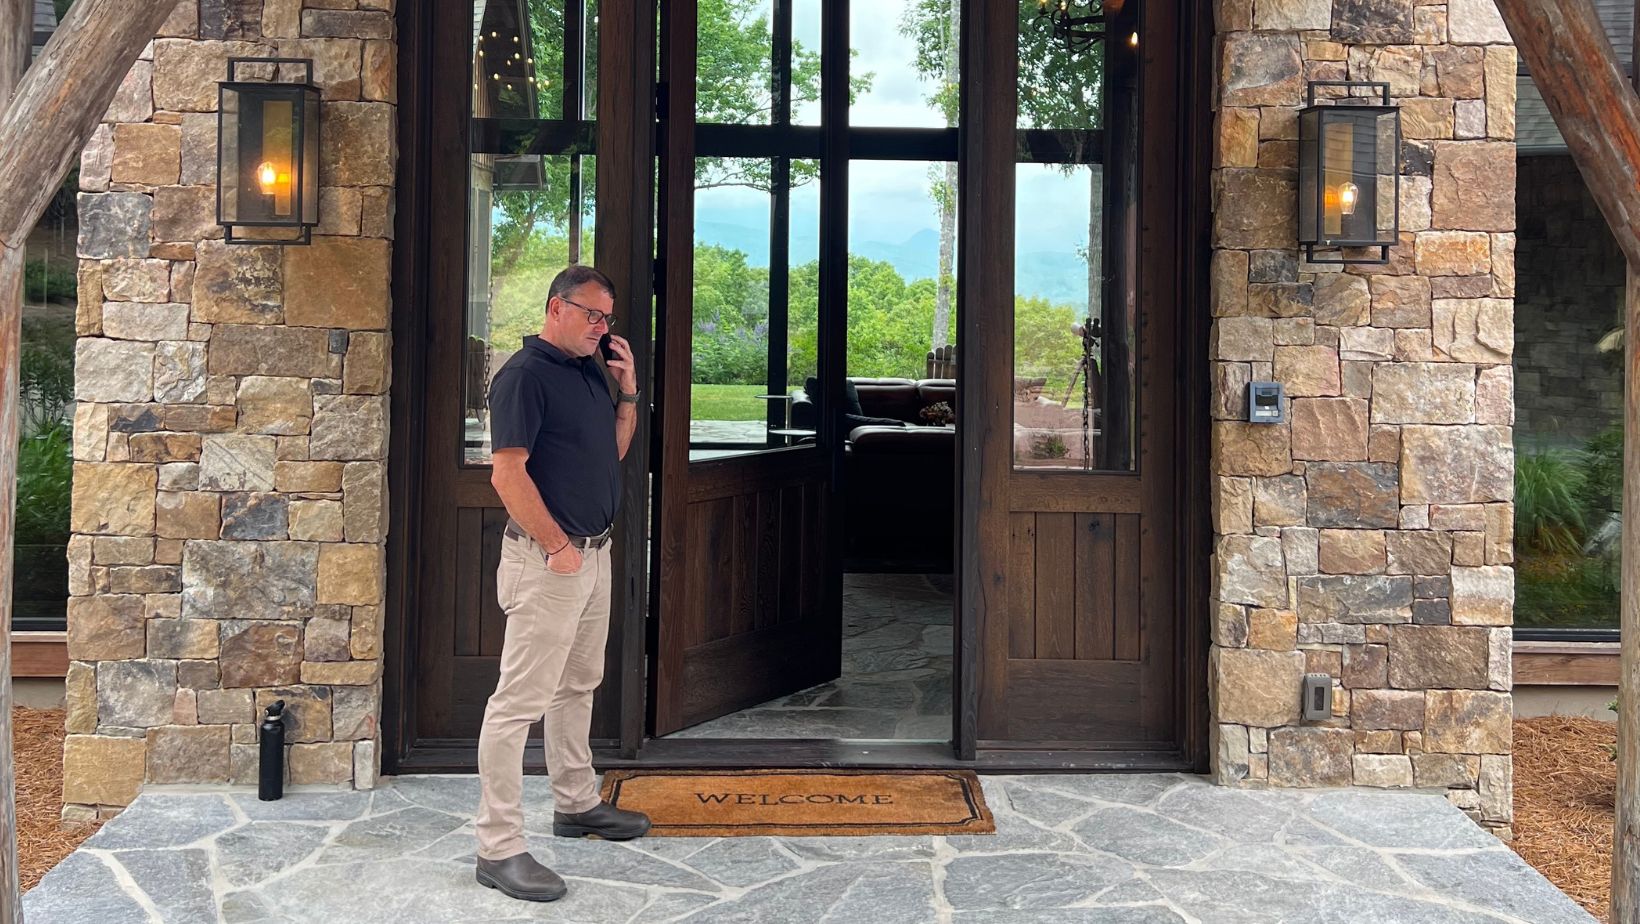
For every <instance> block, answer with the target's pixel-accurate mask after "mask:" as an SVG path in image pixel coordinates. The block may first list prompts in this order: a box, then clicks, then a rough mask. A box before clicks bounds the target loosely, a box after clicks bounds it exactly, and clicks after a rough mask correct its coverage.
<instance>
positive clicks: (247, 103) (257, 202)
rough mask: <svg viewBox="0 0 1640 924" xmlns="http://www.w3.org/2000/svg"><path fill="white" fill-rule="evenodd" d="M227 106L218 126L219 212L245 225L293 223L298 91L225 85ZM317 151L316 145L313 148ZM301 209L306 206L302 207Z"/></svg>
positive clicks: (297, 219)
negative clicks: (220, 174) (220, 135)
mask: <svg viewBox="0 0 1640 924" xmlns="http://www.w3.org/2000/svg"><path fill="white" fill-rule="evenodd" d="M223 101H224V104H225V105H228V106H229V109H228V110H227V112H225V113H224V120H223V127H222V136H223V137H222V142H223V154H222V158H221V168H222V181H223V184H224V186H223V210H222V211H223V214H222V217H223V219H224V220H225V221H230V222H235V223H239V224H246V225H263V226H273V227H277V226H297V225H300V224H301V223H302V218H303V217H304V216H302V215H299V214H298V210H297V209H298V205H299V204H300V203H299V202H298V199H299V197H300V196H301V193H302V192H303V191H305V190H303V188H302V186H301V185H300V183H301V179H302V178H301V172H302V158H301V157H300V156H298V154H299V149H298V147H297V145H298V143H299V141H298V139H299V138H300V137H301V135H302V133H303V132H302V129H303V125H302V119H301V116H302V114H303V113H304V112H305V111H306V108H307V107H304V106H303V105H302V103H303V97H302V90H301V89H300V88H296V87H290V88H285V87H277V86H268V87H255V88H248V87H245V88H231V87H230V88H224V93H223ZM314 150H315V151H317V148H315V149H314ZM304 211H305V210H304Z"/></svg>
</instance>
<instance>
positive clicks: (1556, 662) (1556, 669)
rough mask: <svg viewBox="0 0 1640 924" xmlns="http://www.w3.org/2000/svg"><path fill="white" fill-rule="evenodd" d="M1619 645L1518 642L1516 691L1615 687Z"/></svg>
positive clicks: (1514, 662)
mask: <svg viewBox="0 0 1640 924" xmlns="http://www.w3.org/2000/svg"><path fill="white" fill-rule="evenodd" d="M1619 647H1620V646H1619V645H1618V643H1617V642H1516V643H1515V650H1514V652H1513V655H1512V657H1511V659H1510V660H1511V661H1512V674H1513V676H1514V678H1515V689H1517V690H1518V689H1520V688H1521V687H1524V686H1601V687H1606V686H1616V685H1617V681H1618V676H1619V675H1618V662H1619V650H1618V649H1619Z"/></svg>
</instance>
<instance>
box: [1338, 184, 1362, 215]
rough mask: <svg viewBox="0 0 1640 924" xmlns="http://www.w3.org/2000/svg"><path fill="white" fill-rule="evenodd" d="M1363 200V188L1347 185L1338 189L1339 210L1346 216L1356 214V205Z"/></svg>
mask: <svg viewBox="0 0 1640 924" xmlns="http://www.w3.org/2000/svg"><path fill="white" fill-rule="evenodd" d="M1360 198H1361V187H1359V186H1357V185H1355V184H1354V183H1345V184H1344V185H1342V186H1340V187H1338V210H1339V211H1340V212H1342V213H1344V214H1345V215H1354V214H1355V203H1356V202H1357V201H1359V200H1360Z"/></svg>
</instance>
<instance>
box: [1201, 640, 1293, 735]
mask: <svg viewBox="0 0 1640 924" xmlns="http://www.w3.org/2000/svg"><path fill="white" fill-rule="evenodd" d="M1212 661H1213V668H1212V685H1211V689H1212V696H1213V702H1214V710H1213V712H1214V715H1217V716H1219V717H1220V718H1221V719H1222V720H1223V721H1226V722H1234V723H1236V724H1239V725H1251V726H1259V727H1264V728H1279V727H1281V726H1286V725H1294V724H1296V723H1297V722H1298V716H1299V692H1300V680H1301V678H1302V676H1303V673H1304V655H1303V654H1301V653H1300V652H1297V651H1262V650H1258V649H1253V648H1219V649H1216V650H1215V651H1214V652H1213V654H1212Z"/></svg>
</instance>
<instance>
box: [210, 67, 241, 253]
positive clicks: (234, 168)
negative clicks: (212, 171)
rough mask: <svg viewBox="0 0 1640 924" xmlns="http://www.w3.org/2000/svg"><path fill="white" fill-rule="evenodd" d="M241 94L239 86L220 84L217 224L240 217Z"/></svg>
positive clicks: (237, 219) (228, 222)
mask: <svg viewBox="0 0 1640 924" xmlns="http://www.w3.org/2000/svg"><path fill="white" fill-rule="evenodd" d="M240 99H241V97H240V94H239V91H238V90H232V89H229V88H227V87H223V88H222V99H221V103H220V106H221V110H222V112H221V115H220V116H219V118H220V121H219V122H218V123H217V132H218V137H217V154H216V176H217V201H216V212H217V215H216V219H217V222H218V223H219V224H232V223H235V222H238V221H240V220H241V217H240V211H239V200H240V186H241V184H240V182H239V178H240V174H239V164H240V162H241V161H242V158H241V157H240V156H239V120H240V105H239V104H240Z"/></svg>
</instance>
